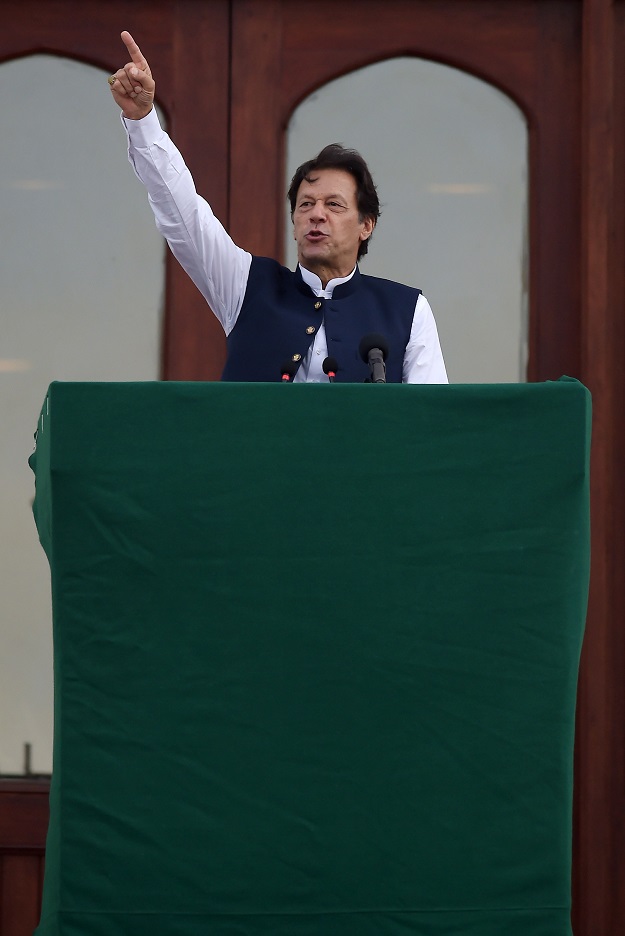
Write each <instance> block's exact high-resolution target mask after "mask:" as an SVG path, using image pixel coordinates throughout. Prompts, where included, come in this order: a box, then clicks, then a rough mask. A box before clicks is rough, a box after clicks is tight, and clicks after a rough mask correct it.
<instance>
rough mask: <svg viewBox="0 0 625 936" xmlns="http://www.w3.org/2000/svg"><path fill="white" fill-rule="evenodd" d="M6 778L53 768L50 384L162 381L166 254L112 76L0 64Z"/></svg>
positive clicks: (0, 502) (0, 743) (1, 736)
mask: <svg viewBox="0 0 625 936" xmlns="http://www.w3.org/2000/svg"><path fill="white" fill-rule="evenodd" d="M0 117H1V124H2V134H1V135H0V197H1V210H0V217H1V218H2V251H1V252H0V426H1V431H2V445H1V447H0V518H1V524H2V537H0V628H1V644H0V647H1V651H0V711H1V712H2V720H1V723H0V773H3V774H6V773H21V772H22V769H23V766H24V755H23V751H24V744H27V743H29V744H31V745H32V765H31V766H32V769H33V771H35V772H49V771H50V769H51V751H52V746H51V725H52V653H51V611H50V586H49V581H50V575H49V569H48V566H47V562H46V559H45V556H44V554H43V550H42V549H41V547H40V546H39V543H38V541H37V534H36V530H35V527H34V523H33V519H32V514H31V499H32V496H33V476H32V473H31V471H30V469H29V468H28V466H27V464H26V460H27V458H28V456H29V454H30V452H31V451H32V441H33V431H34V429H35V427H36V422H37V417H38V413H39V409H40V406H41V404H42V402H43V399H44V396H45V392H46V388H47V386H48V384H49V383H50V382H51V381H52V380H152V379H157V378H158V368H159V345H160V329H161V312H162V305H163V295H164V249H163V244H162V241H161V238H160V237H159V235H158V234H157V232H156V229H155V228H154V223H153V220H152V214H151V212H150V209H149V207H148V204H147V200H146V196H145V192H144V190H143V187H142V186H141V185H140V184H139V182H138V181H137V179H136V178H135V176H134V173H133V171H132V169H131V167H130V165H129V164H128V161H127V158H126V144H125V135H124V132H123V128H122V127H121V124H120V119H119V110H118V108H117V107H116V106H115V104H114V103H113V102H112V100H111V99H110V93H109V88H108V84H107V82H106V73H104V72H102V71H101V70H100V69H96V68H92V67H90V66H87V65H83V64H80V63H77V62H73V61H70V60H67V59H63V58H57V57H53V56H44V55H41V56H32V57H28V58H24V59H19V60H15V61H11V62H7V63H5V64H3V65H0Z"/></svg>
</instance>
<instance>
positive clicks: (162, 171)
mask: <svg viewBox="0 0 625 936" xmlns="http://www.w3.org/2000/svg"><path fill="white" fill-rule="evenodd" d="M122 123H123V124H124V126H125V128H126V132H127V134H128V158H129V160H130V162H131V164H132V167H133V169H134V170H135V173H136V174H137V176H138V177H139V179H140V180H141V182H143V184H144V185H145V187H146V189H147V192H148V200H149V202H150V205H151V207H152V211H153V212H154V218H155V221H156V226H157V228H158V230H159V231H160V233H161V234H162V235H163V237H164V238H165V239H166V240H167V243H168V244H169V246H170V248H171V250H172V253H173V254H174V256H175V257H176V258H177V260H178V261H179V262H180V264H181V265H182V266H183V267H184V269H185V270H186V272H187V273H188V274H189V276H190V277H191V279H192V280H193V282H194V283H195V285H196V286H197V288H198V289H199V290H200V292H201V293H202V295H203V296H204V298H205V299H206V301H207V302H208V304H209V305H210V307H211V309H212V310H213V312H214V313H215V315H216V316H217V318H218V319H219V321H220V323H221V325H222V327H223V329H224V331H225V333H226V335H229V334H230V332H231V331H232V329H233V328H234V326H235V324H236V321H237V318H238V315H239V312H240V311H241V306H242V305H243V299H244V297H245V290H246V287H247V280H248V276H249V271H250V266H251V263H252V255H251V254H250V253H248V252H247V251H246V250H243V249H242V248H241V247H237V245H236V244H235V243H234V241H233V240H232V238H231V237H230V235H229V234H228V233H227V231H226V230H225V229H224V227H223V226H222V224H221V222H220V221H219V220H218V219H217V218H216V217H215V215H214V214H213V211H212V209H211V207H210V205H209V204H208V203H207V202H206V201H205V200H204V199H203V198H202V197H201V196H200V195H198V194H197V192H196V190H195V184H194V182H193V179H192V177H191V173H190V172H189V170H188V169H187V167H186V165H185V162H184V160H183V158H182V156H181V154H180V152H179V151H178V150H177V149H176V147H175V146H174V144H173V143H172V141H171V139H170V138H169V136H168V135H167V134H166V133H165V131H164V130H163V128H162V127H161V124H160V121H159V119H158V115H157V113H156V109H155V108H152V110H151V111H150V113H149V114H148V115H147V116H146V117H143V118H142V119H141V120H126V119H125V118H124V116H123V115H122ZM300 271H301V274H302V278H303V280H304V282H306V283H307V284H308V285H309V286H310V287H311V289H312V290H313V292H314V294H315V295H316V296H319V297H320V298H324V299H330V298H331V297H332V291H333V289H334V287H335V286H338V285H339V284H340V283H345V282H346V281H347V280H349V279H351V277H352V276H353V275H354V272H355V268H354V270H352V272H351V273H350V275H349V276H346V277H343V278H341V279H333V280H330V282H329V283H328V284H327V286H326V287H325V288H324V287H323V286H322V284H321V280H320V279H319V277H318V276H317V275H316V274H315V273H312V272H311V271H310V270H306V269H305V268H304V267H302V266H301V265H300ZM327 353H328V351H327V342H326V334H325V328H324V326H323V324H322V325H321V327H320V328H319V330H318V331H317V334H316V335H315V339H314V341H313V342H312V344H311V346H310V349H309V351H308V354H307V355H306V357H305V358H304V360H303V361H302V363H301V365H300V367H299V368H298V371H297V374H296V376H295V382H296V383H297V382H309V383H321V382H327V381H328V377H327V376H326V375H325V374H324V373H323V370H322V367H321V365H322V363H323V361H324V359H325V357H326V356H327ZM402 381H403V383H447V372H446V370H445V363H444V361H443V355H442V352H441V347H440V342H439V339H438V332H437V330H436V323H435V321H434V316H433V314H432V310H431V308H430V305H429V303H428V301H427V299H426V298H425V296H423V295H420V296H419V298H418V299H417V303H416V306H415V311H414V318H413V321H412V330H411V333H410V340H409V342H408V345H407V347H406V351H405V354H404V365H403V374H402Z"/></svg>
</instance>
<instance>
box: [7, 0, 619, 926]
mask: <svg viewBox="0 0 625 936" xmlns="http://www.w3.org/2000/svg"><path fill="white" fill-rule="evenodd" d="M2 27H3V28H2V31H0V61H3V60H7V59H10V58H14V57H16V56H21V55H27V54H30V53H36V52H47V53H53V54H59V55H65V56H69V57H73V58H76V59H78V60H81V61H85V62H88V63H90V64H93V65H97V66H100V67H101V68H102V69H105V70H106V71H107V72H109V71H112V70H114V69H115V68H117V67H118V66H119V65H120V64H122V63H123V50H122V47H121V44H120V40H119V33H120V31H121V29H129V30H130V31H131V32H132V33H133V34H134V35H135V37H136V39H137V40H138V41H139V43H140V45H141V47H142V49H143V50H144V52H145V54H146V56H147V57H148V59H149V61H150V63H151V66H152V68H153V71H154V74H155V76H156V79H157V94H158V99H159V102H160V103H161V105H162V106H163V109H164V110H165V113H166V115H167V118H168V125H169V129H170V131H171V134H172V136H173V138H174V139H175V141H176V142H177V144H178V146H179V147H180V149H181V150H182V152H183V154H184V156H185V158H186V160H187V163H188V165H189V166H190V168H191V170H192V172H193V175H194V178H195V181H196V184H197V188H198V190H199V191H200V192H201V193H202V194H204V195H205V196H206V197H207V198H208V199H209V201H210V202H211V204H212V205H213V208H214V209H215V212H216V214H217V215H218V216H219V217H220V218H221V219H222V220H223V221H224V223H225V224H226V226H227V227H229V229H230V231H231V233H232V235H233V236H234V238H235V240H236V241H237V242H238V243H239V244H241V246H243V247H246V248H247V249H249V250H251V251H254V252H257V253H262V254H265V255H269V256H276V257H280V256H281V254H282V244H283V236H284V232H283V230H282V225H283V210H282V209H283V204H284V179H283V174H284V131H285V127H286V125H287V123H288V120H289V117H290V115H291V113H292V112H293V109H294V108H295V107H296V106H297V104H298V103H299V102H300V101H301V100H302V99H303V98H304V97H305V96H306V95H308V94H309V93H310V92H311V91H313V90H314V89H315V88H316V87H319V86H320V85H322V84H324V83H325V82H327V81H329V80H331V79H333V78H336V77H338V76H339V75H341V74H343V73H346V72H348V71H350V70H352V69H355V68H360V67H362V66H364V65H367V64H369V63H371V62H374V61H378V60H381V59H384V58H387V57H391V56H398V55H402V56H403V55H415V56H419V57H424V58H428V59H433V60H436V61H439V62H442V63H445V64H448V65H451V66H454V67H456V68H459V69H463V70H466V71H467V72H470V73H471V74H473V75H476V76H478V77H479V78H482V79H483V80H485V81H487V82H490V83H492V84H493V85H495V86H496V87H497V88H499V89H500V90H501V91H503V92H504V93H505V94H507V95H509V96H510V97H511V98H512V99H513V100H514V101H515V102H516V103H517V104H518V105H519V107H520V108H521V109H522V111H523V112H524V114H525V116H526V118H527V121H528V127H529V148H530V152H529V164H530V179H529V193H530V194H529V198H530V231H529V242H530V270H529V277H530V286H529V295H530V357H529V371H528V377H529V379H530V380H544V379H552V378H557V377H559V376H560V375H561V374H564V373H565V374H569V375H571V376H575V377H579V378H580V379H582V380H583V381H584V382H585V383H586V384H587V386H589V388H590V389H591V391H592V393H593V403H594V414H595V415H594V429H593V433H594V435H593V456H592V549H593V567H592V582H591V596H590V607H589V617H588V627H587V636H586V641H585V647H584V652H583V659H582V671H581V682H580V693H579V716H578V733H577V748H576V785H575V841H574V882H573V884H574V922H575V933H576V936H615V934H616V933H618V932H620V931H621V930H622V929H623V928H625V848H624V847H623V843H624V841H625V758H624V757H623V750H624V749H625V693H623V685H624V684H625V639H624V637H623V632H624V628H623V625H622V623H621V619H622V617H623V615H624V612H625V588H624V587H623V574H622V572H621V569H622V566H623V560H624V558H625V557H624V551H625V550H624V543H623V539H624V538H623V535H622V529H623V526H624V522H625V503H624V498H623V492H622V487H623V485H622V481H621V478H622V476H623V469H624V467H625V446H624V433H623V428H622V415H621V414H622V407H623V402H624V401H625V392H624V390H625V388H624V386H623V376H622V375H623V371H624V369H625V360H624V358H625V340H624V339H625V335H624V325H623V322H624V319H625V315H624V306H625V275H624V272H623V271H624V268H625V264H624V262H623V258H624V256H625V224H624V221H623V214H624V213H623V203H624V199H623V196H624V194H625V193H624V191H623V189H624V184H625V183H624V179H625V118H624V115H625V64H624V63H625V2H624V0H506V2H503V0H316V2H314V0H151V2H146V0H136V2H135V3H134V4H132V5H128V4H127V3H125V2H122V0H108V2H107V3H101V2H100V0H83V2H81V3H77V2H75V0H5V2H4V3H3V4H2ZM107 93H108V89H107V86H106V82H105V81H104V80H103V94H107ZM68 106H71V96H68ZM27 118H28V114H27V111H26V113H25V119H27ZM120 145H123V143H122V144H120ZM365 155H366V154H365ZM166 305H167V309H166V318H165V326H164V332H163V345H162V347H163V376H164V377H165V378H167V379H204V380H205V379H217V378H218V377H219V374H220V372H221V367H222V364H223V360H224V354H225V343H224V339H223V335H222V333H221V331H220V328H219V326H218V325H217V323H216V322H215V321H214V320H213V319H212V317H211V316H210V314H209V315H207V314H206V305H205V303H204V300H203V299H202V297H201V296H200V295H199V293H198V292H197V290H196V289H195V287H193V285H192V284H191V283H190V281H189V280H188V278H187V277H186V276H185V274H183V273H182V272H181V271H180V270H179V268H178V267H177V265H176V263H175V262H174V261H173V260H172V259H171V257H170V258H168V262H167V296H166ZM0 845H1V843H0Z"/></svg>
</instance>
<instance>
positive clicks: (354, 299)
mask: <svg viewBox="0 0 625 936" xmlns="http://www.w3.org/2000/svg"><path fill="white" fill-rule="evenodd" d="M419 293H420V290H419V289H414V288H413V287H411V286H402V285H401V284H400V283H394V282H392V281H391V280H384V279H378V278H377V277H375V276H363V275H362V274H361V273H360V270H359V269H358V268H357V269H356V272H355V273H354V275H353V277H352V278H351V279H350V280H348V282H347V283H342V284H341V285H339V286H337V287H336V288H335V289H334V291H333V294H332V298H331V299H317V297H316V296H315V295H314V293H313V291H312V290H311V289H310V287H309V286H307V285H306V283H305V282H304V281H303V279H302V275H301V273H300V270H299V267H298V268H297V270H296V272H295V273H293V272H292V271H291V270H288V269H287V268H286V267H283V266H281V265H280V264H279V263H278V262H277V261H276V260H269V259H267V258H266V257H254V258H253V259H252V266H251V269H250V276H249V280H248V283H247V289H246V291H245V298H244V300H243V305H242V307H241V312H240V313H239V317H238V319H237V322H236V325H235V326H234V328H233V329H232V331H231V332H230V335H229V336H228V359H227V361H226V366H225V368H224V372H223V374H222V378H221V379H222V380H239V381H246V380H254V381H276V380H278V381H279V380H281V377H282V375H281V368H282V364H283V363H284V361H285V360H288V359H293V358H294V356H295V355H300V356H301V359H303V358H304V357H305V356H306V354H307V353H308V349H309V347H310V345H311V342H312V341H313V339H314V337H315V335H316V333H317V331H318V329H319V326H320V325H321V323H322V322H324V323H325V330H326V337H327V340H328V355H330V356H331V357H334V358H336V360H337V362H338V365H339V368H338V371H337V375H336V380H337V382H339V381H341V382H347V383H362V381H364V380H365V379H366V378H367V377H368V376H369V366H368V365H367V364H365V363H364V362H363V361H362V359H361V357H360V355H359V353H358V345H359V344H360V339H361V338H362V337H363V336H364V335H367V334H369V333H371V332H377V333H379V334H381V335H384V337H385V338H386V340H387V342H388V346H389V356H388V359H387V362H386V379H387V381H388V382H389V383H401V379H402V367H403V359H404V351H405V350H406V345H407V344H408V340H409V338H410V330H411V328H412V320H413V317H414V311H415V306H416V303H417V299H418V297H419Z"/></svg>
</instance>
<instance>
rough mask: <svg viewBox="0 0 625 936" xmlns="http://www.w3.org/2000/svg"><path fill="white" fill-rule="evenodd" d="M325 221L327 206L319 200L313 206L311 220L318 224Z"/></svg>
mask: <svg viewBox="0 0 625 936" xmlns="http://www.w3.org/2000/svg"><path fill="white" fill-rule="evenodd" d="M325 219H326V210H325V205H324V204H323V201H322V200H321V199H319V201H316V202H315V204H314V205H313V208H312V211H311V213H310V220H311V221H315V222H318V221H325Z"/></svg>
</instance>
